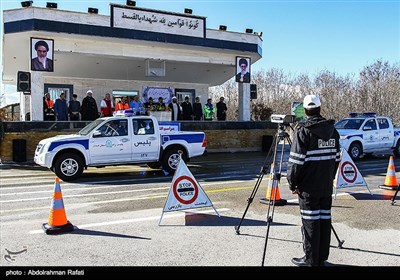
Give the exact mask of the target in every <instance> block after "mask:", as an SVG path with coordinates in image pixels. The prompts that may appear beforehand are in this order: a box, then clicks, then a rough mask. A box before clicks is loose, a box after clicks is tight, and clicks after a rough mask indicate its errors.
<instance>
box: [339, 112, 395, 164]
mask: <svg viewBox="0 0 400 280" xmlns="http://www.w3.org/2000/svg"><path fill="white" fill-rule="evenodd" d="M335 127H336V129H337V130H338V132H339V134H340V146H341V147H342V148H344V149H346V151H347V152H348V153H349V155H350V156H351V158H352V159H359V158H360V157H361V156H362V155H363V154H373V153H387V152H390V153H392V152H394V154H395V155H396V156H397V157H400V128H395V127H393V123H392V120H391V119H390V118H389V117H382V116H376V114H375V113H362V114H358V113H351V114H350V116H349V117H348V118H344V119H342V120H340V121H338V122H337V123H336V124H335ZM391 150H393V151H391Z"/></svg>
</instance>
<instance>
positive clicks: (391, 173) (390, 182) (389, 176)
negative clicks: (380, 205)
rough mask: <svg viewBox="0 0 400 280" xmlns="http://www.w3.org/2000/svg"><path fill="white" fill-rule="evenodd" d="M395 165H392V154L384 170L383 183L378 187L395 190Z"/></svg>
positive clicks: (396, 185)
mask: <svg viewBox="0 0 400 280" xmlns="http://www.w3.org/2000/svg"><path fill="white" fill-rule="evenodd" d="M398 185H399V184H398V183H397V177H396V167H395V166H394V159H393V156H390V159H389V165H388V168H387V172H386V178H385V183H384V184H383V185H380V186H379V188H381V189H387V190H396V189H397V188H398Z"/></svg>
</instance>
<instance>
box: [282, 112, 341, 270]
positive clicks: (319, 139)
mask: <svg viewBox="0 0 400 280" xmlns="http://www.w3.org/2000/svg"><path fill="white" fill-rule="evenodd" d="M339 161H340V148H339V134H338V132H337V130H336V129H335V127H334V120H326V119H325V118H323V117H322V116H321V115H314V116H311V117H309V118H307V121H306V122H305V123H304V124H300V125H299V126H298V127H297V129H296V131H295V134H294V138H293V143H292V146H291V150H290V156H289V161H288V170H287V179H288V182H289V187H290V189H291V190H292V191H294V190H295V189H298V191H299V192H300V194H299V205H300V213H301V218H302V224H303V225H302V234H303V250H304V252H305V257H304V258H302V259H297V260H304V265H310V266H318V265H321V264H322V263H323V262H324V261H325V260H327V259H328V256H329V246H330V239H331V206H332V189H333V180H334V178H335V173H336V170H337V167H338V164H339ZM294 259H295V258H294ZM294 263H295V262H294ZM296 264H297V263H296ZM297 265H299V264H297Z"/></svg>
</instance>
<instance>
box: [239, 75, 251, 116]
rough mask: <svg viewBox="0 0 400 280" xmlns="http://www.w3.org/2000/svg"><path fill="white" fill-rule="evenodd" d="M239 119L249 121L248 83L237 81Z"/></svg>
mask: <svg viewBox="0 0 400 280" xmlns="http://www.w3.org/2000/svg"><path fill="white" fill-rule="evenodd" d="M238 88H239V121H250V84H249V83H238Z"/></svg>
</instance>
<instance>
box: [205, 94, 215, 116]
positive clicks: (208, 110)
mask: <svg viewBox="0 0 400 280" xmlns="http://www.w3.org/2000/svg"><path fill="white" fill-rule="evenodd" d="M214 113H215V107H214V106H213V104H212V103H211V98H208V99H207V103H206V104H204V120H205V121H212V120H213V114H214Z"/></svg>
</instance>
